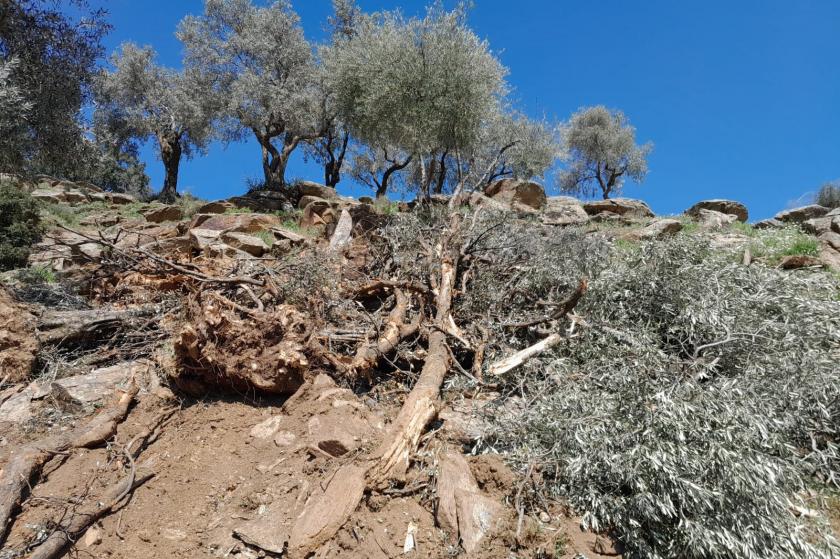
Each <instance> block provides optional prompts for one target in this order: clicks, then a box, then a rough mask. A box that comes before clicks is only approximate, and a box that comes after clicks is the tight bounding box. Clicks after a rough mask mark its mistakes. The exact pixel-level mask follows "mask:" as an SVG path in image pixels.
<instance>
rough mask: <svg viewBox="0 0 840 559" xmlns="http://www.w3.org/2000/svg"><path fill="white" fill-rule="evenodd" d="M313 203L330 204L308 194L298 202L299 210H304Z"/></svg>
mask: <svg viewBox="0 0 840 559" xmlns="http://www.w3.org/2000/svg"><path fill="white" fill-rule="evenodd" d="M312 202H325V203H327V204H329V202H327V200H326V199H324V198H321V197H320V196H310V195H309V194H306V195H304V196H301V197H300V201H298V209H301V210H302V209H304V208H305V207H306V206H308V205H309V204H310V203H312Z"/></svg>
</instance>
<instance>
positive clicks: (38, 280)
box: [18, 265, 58, 285]
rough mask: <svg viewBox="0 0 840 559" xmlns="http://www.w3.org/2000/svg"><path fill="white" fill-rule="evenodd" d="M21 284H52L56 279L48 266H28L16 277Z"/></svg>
mask: <svg viewBox="0 0 840 559" xmlns="http://www.w3.org/2000/svg"><path fill="white" fill-rule="evenodd" d="M18 277H19V278H20V280H21V281H22V282H23V283H27V284H36V285H37V284H53V283H56V281H58V280H57V278H56V277H55V272H54V271H53V270H52V268H49V267H48V266H39V265H35V266H30V267H28V268H26V269H24V270H23V271H22V272H21V273H20V275H19V276H18Z"/></svg>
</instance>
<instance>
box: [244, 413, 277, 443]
mask: <svg viewBox="0 0 840 559" xmlns="http://www.w3.org/2000/svg"><path fill="white" fill-rule="evenodd" d="M282 424H283V416H282V415H272V416H271V417H269V418H268V419H266V420H265V421H262V422H260V423H257V424H256V425H254V426H253V427H252V428H251V436H252V437H254V438H256V439H270V438H272V437H274V434H275V433H276V432H277V431H278V430H279V429H280V426H281V425H282Z"/></svg>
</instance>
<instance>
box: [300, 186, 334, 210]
mask: <svg viewBox="0 0 840 559" xmlns="http://www.w3.org/2000/svg"><path fill="white" fill-rule="evenodd" d="M296 186H297V187H298V190H299V191H300V195H301V197H303V196H313V197H315V198H322V199H324V200H336V199H338V197H339V196H338V193H337V192H336V191H335V188H330V187H329V186H324V185H323V184H318V183H317V182H311V181H299V182H297V183H296ZM301 207H305V206H301Z"/></svg>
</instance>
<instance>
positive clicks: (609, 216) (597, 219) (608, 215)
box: [589, 212, 632, 226]
mask: <svg viewBox="0 0 840 559" xmlns="http://www.w3.org/2000/svg"><path fill="white" fill-rule="evenodd" d="M589 220H590V221H592V222H593V223H608V224H611V225H623V226H626V225H630V224H631V223H632V222H631V221H630V220H629V219H627V218H626V217H624V216H623V215H619V214H616V213H612V212H601V213H597V214H595V215H593V216H592V217H590V218H589Z"/></svg>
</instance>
